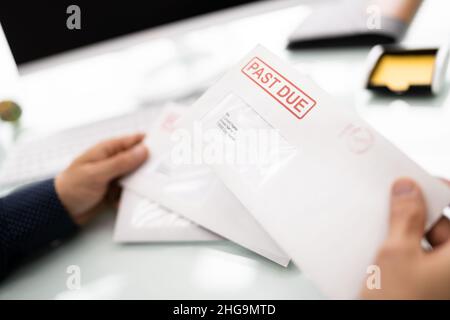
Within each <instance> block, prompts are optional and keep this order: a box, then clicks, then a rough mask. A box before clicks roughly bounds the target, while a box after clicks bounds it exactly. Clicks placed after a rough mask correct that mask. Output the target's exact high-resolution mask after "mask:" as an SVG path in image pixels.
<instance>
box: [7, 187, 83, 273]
mask: <svg viewBox="0 0 450 320" xmlns="http://www.w3.org/2000/svg"><path fill="white" fill-rule="evenodd" d="M77 228H78V227H77V225H76V224H75V223H74V222H73V221H72V219H71V218H70V216H69V214H68V213H67V211H66V210H65V209H64V207H63V205H62V203H61V201H60V200H59V198H58V195H57V193H56V190H55V184H54V180H53V179H50V180H46V181H42V182H38V183H34V184H31V185H28V186H25V187H23V188H20V189H19V190H17V191H15V192H13V193H11V194H10V195H8V196H6V197H5V198H3V199H0V251H2V252H0V260H3V261H0V273H3V272H2V271H4V268H6V269H8V266H10V265H12V264H14V262H16V260H18V259H20V258H22V257H24V256H26V255H28V254H31V253H33V252H35V251H36V250H38V249H40V248H41V247H44V246H46V245H48V244H49V243H51V242H52V241H54V240H57V239H61V238H63V237H66V236H68V235H70V234H72V233H73V232H75V231H76V230H77ZM2 269H3V270H2Z"/></svg>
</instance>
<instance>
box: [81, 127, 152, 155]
mask: <svg viewBox="0 0 450 320" xmlns="http://www.w3.org/2000/svg"><path fill="white" fill-rule="evenodd" d="M144 137H145V135H144V134H142V133H137V134H133V135H129V136H125V137H120V138H115V139H110V140H106V141H103V142H100V143H98V144H96V145H95V146H93V147H92V148H90V149H89V150H87V151H86V152H85V153H83V154H82V155H81V156H80V157H78V159H77V160H76V161H79V162H91V161H99V160H103V159H106V158H109V157H111V156H113V155H115V154H117V153H119V152H121V151H125V150H127V149H130V148H132V147H133V146H135V145H137V144H138V143H140V142H142V140H143V139H144Z"/></svg>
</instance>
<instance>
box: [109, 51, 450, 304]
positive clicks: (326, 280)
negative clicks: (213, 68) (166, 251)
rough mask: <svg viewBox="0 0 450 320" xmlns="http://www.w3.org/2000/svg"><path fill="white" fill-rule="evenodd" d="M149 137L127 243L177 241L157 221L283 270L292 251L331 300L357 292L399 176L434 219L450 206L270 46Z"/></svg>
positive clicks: (124, 233)
mask: <svg viewBox="0 0 450 320" xmlns="http://www.w3.org/2000/svg"><path fill="white" fill-rule="evenodd" d="M145 143H146V144H147V145H148V147H149V149H150V150H151V159H150V160H149V161H148V162H147V163H146V164H144V165H143V166H142V167H141V168H140V169H138V170H137V171H136V172H134V173H133V174H131V175H130V176H128V177H126V178H125V179H124V180H123V181H122V183H123V186H124V188H125V193H124V195H123V199H122V202H121V210H120V214H119V217H118V222H117V226H116V239H117V240H119V241H120V240H127V239H128V240H130V241H132V240H133V237H135V239H136V240H137V239H141V238H142V236H144V234H145V235H148V237H149V239H150V240H151V239H154V240H162V241H163V240H170V239H174V238H176V233H174V234H170V233H169V234H167V233H164V232H159V231H158V230H155V227H154V224H152V225H153V227H152V229H151V230H150V229H146V228H145V223H146V222H148V221H151V220H152V219H153V221H154V220H155V219H159V220H160V221H161V224H164V223H165V222H167V221H172V222H173V221H176V222H177V223H179V224H180V225H183V226H189V229H185V230H188V231H185V233H184V234H183V238H184V239H186V240H213V239H219V238H221V237H222V238H225V239H229V240H230V241H233V242H235V243H237V244H239V245H241V246H243V247H245V248H247V249H249V250H252V251H254V252H256V253H258V254H260V255H261V256H264V257H266V258H267V259H270V260H272V261H274V262H276V263H278V264H281V265H283V266H286V265H287V264H288V263H289V261H290V260H291V259H292V261H293V262H294V263H295V264H296V265H297V266H298V267H299V268H300V269H301V270H302V271H303V272H304V273H305V274H306V275H307V276H308V277H310V278H311V279H312V280H313V281H314V282H315V283H316V285H317V286H318V287H319V288H320V289H321V290H322V291H323V293H324V294H326V295H327V296H329V297H330V298H355V297H356V296H357V294H358V292H359V290H360V288H361V285H362V283H363V280H364V278H365V276H366V275H367V274H366V271H367V270H368V268H369V267H370V266H371V264H372V263H373V259H374V257H375V254H376V251H377V249H378V248H379V246H380V245H381V243H382V241H383V240H384V238H385V235H386V231H387V228H388V215H389V194H390V188H391V185H392V183H393V181H394V180H396V179H397V178H398V177H403V176H407V177H411V178H413V179H415V180H416V181H417V182H418V183H419V184H420V185H421V187H422V189H423V192H424V195H425V198H426V201H427V205H428V221H427V227H430V226H431V225H432V224H433V223H434V222H435V221H437V219H438V218H439V217H440V216H441V214H442V211H443V209H444V208H445V207H446V206H447V205H448V204H449V203H450V190H449V188H448V187H447V186H445V185H444V184H443V183H441V182H440V181H439V180H437V179H436V178H434V177H432V176H430V175H429V174H428V173H426V172H425V171H424V170H423V169H421V168H420V167H419V166H418V165H417V164H416V163H414V162H413V161H412V160H410V159H409V158H408V157H407V156H406V155H404V154H403V153H402V152H400V151H399V150H398V149H397V148H396V147H394V146H393V145H392V144H391V143H390V142H388V141H387V140H386V139H385V138H383V137H382V136H381V135H380V134H379V133H377V132H376V131H375V130H374V129H373V128H371V127H370V126H369V125H368V124H367V123H366V122H365V121H364V120H362V119H361V118H360V117H359V116H358V115H357V114H356V112H354V111H352V110H350V109H349V108H348V107H346V106H341V105H337V103H336V101H335V100H333V98H332V97H330V96H329V95H328V94H327V93H326V92H324V91H323V90H322V89H320V88H319V87H318V86H317V85H316V84H315V83H314V82H313V81H312V80H311V79H309V78H308V77H305V76H303V75H301V73H299V72H298V71H297V70H294V69H293V68H292V67H290V66H289V65H288V64H286V63H284V62H282V61H280V59H278V58H277V57H276V56H274V55H273V54H272V53H270V52H269V51H268V50H266V49H265V48H263V47H261V46H258V47H256V48H255V49H254V50H253V51H252V52H250V53H249V54H248V55H247V56H246V57H244V59H243V60H242V61H241V62H240V63H239V64H238V65H237V66H236V67H235V68H233V69H231V70H230V71H229V72H228V73H227V74H225V76H224V77H223V78H222V79H221V80H220V81H218V82H217V83H216V84H215V85H213V86H212V87H211V88H210V89H209V90H208V91H207V92H206V93H205V94H204V95H203V96H202V97H201V98H200V99H199V100H198V101H197V102H196V103H194V105H193V106H192V107H191V108H186V107H180V106H170V107H167V108H165V110H164V111H163V112H162V114H161V115H160V117H159V119H158V120H157V121H155V123H153V124H152V126H151V129H150V130H149V133H148V135H147V138H146V141H145ZM127 212H134V214H133V216H129V214H128V216H127ZM148 212H151V214H150V215H148ZM131 225H134V226H136V225H137V226H140V227H142V228H141V229H142V235H138V233H137V232H136V231H132V229H130V228H128V229H127V226H128V227H130V226H131ZM156 229H157V228H156ZM130 230H131V231H130ZM150 234H153V235H150Z"/></svg>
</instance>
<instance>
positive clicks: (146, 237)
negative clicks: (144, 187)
mask: <svg viewBox="0 0 450 320" xmlns="http://www.w3.org/2000/svg"><path fill="white" fill-rule="evenodd" d="M220 239H221V238H220V237H219V236H217V235H215V234H214V233H212V232H209V231H208V230H206V229H204V228H202V227H200V226H198V225H196V224H195V223H193V222H191V221H189V220H187V219H185V218H183V217H182V216H180V215H179V214H176V213H174V212H172V211H170V210H168V209H166V208H164V207H162V206H161V205H159V204H158V203H156V202H154V201H151V200H149V199H147V198H144V197H142V196H140V195H138V194H136V193H135V192H133V191H131V190H129V189H124V190H123V191H122V195H121V197H120V204H119V210H118V212H117V221H116V225H115V227H114V240H115V241H116V242H123V243H133V242H186V241H213V240H220Z"/></svg>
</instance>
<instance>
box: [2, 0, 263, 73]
mask: <svg viewBox="0 0 450 320" xmlns="http://www.w3.org/2000/svg"><path fill="white" fill-rule="evenodd" d="M256 1H261V0H128V1H124V0H121V1H111V0H35V1H29V0H28V1H23V0H2V1H0V22H1V24H2V27H3V30H4V32H5V34H6V38H7V39H8V43H9V45H10V47H11V50H12V52H13V55H14V58H15V60H16V63H18V64H22V63H25V62H30V61H33V60H36V59H40V58H44V57H47V56H50V55H53V54H57V53H61V52H64V51H67V50H70V49H75V48H79V47H82V46H85V45H89V44H93V43H96V42H99V41H102V40H106V39H110V38H114V37H117V36H122V35H125V34H128V33H132V32H135V31H139V30H144V29H148V28H152V27H156V26H161V25H163V24H167V23H171V22H175V21H178V20H182V19H186V18H191V17H195V16H198V15H202V14H205V13H210V12H213V11H217V10H221V9H225V8H230V7H234V6H237V5H241V4H244V3H248V2H256ZM71 5H75V6H78V8H79V10H78V8H77V7H70V8H69V6H71ZM68 8H69V10H68ZM78 12H79V14H78ZM68 23H69V27H68ZM79 27H80V29H78V28H79Z"/></svg>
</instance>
